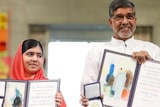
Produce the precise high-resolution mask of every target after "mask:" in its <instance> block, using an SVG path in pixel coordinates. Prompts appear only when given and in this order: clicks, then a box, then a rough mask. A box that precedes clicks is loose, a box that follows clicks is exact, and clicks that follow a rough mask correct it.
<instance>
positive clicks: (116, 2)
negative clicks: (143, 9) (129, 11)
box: [109, 0, 136, 18]
mask: <svg viewBox="0 0 160 107" xmlns="http://www.w3.org/2000/svg"><path fill="white" fill-rule="evenodd" d="M123 7H124V8H125V7H130V8H133V11H134V15H136V10H135V6H134V4H133V3H132V2H130V1H129V0H113V1H112V3H111V4H110V6H109V16H110V18H111V17H113V16H114V12H115V11H116V10H117V9H118V8H123Z"/></svg>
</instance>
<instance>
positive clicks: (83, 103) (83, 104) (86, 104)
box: [80, 95, 89, 107]
mask: <svg viewBox="0 0 160 107" xmlns="http://www.w3.org/2000/svg"><path fill="white" fill-rule="evenodd" d="M80 101H81V105H82V106H84V107H88V105H89V102H88V99H87V98H86V97H85V96H83V95H81V100H80Z"/></svg>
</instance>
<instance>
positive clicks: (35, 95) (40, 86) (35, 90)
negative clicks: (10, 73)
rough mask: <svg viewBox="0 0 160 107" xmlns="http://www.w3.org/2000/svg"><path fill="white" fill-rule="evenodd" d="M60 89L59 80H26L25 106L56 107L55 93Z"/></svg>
mask: <svg viewBox="0 0 160 107" xmlns="http://www.w3.org/2000/svg"><path fill="white" fill-rule="evenodd" d="M59 90H60V80H47V81H46V80H38V81H35V80H34V81H29V82H28V96H27V103H26V105H27V107H56V104H55V95H56V93H57V92H59Z"/></svg>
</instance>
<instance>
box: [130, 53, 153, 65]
mask: <svg viewBox="0 0 160 107" xmlns="http://www.w3.org/2000/svg"><path fill="white" fill-rule="evenodd" d="M132 58H133V59H137V61H138V63H139V64H142V63H145V62H146V60H147V59H151V60H152V57H151V56H150V55H149V53H148V52H147V51H139V52H133V53H132Z"/></svg>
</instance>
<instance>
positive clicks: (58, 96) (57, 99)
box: [55, 93, 63, 107]
mask: <svg viewBox="0 0 160 107" xmlns="http://www.w3.org/2000/svg"><path fill="white" fill-rule="evenodd" d="M62 99H63V96H62V94H61V93H56V95H55V102H56V105H57V107H61V104H62Z"/></svg>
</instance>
